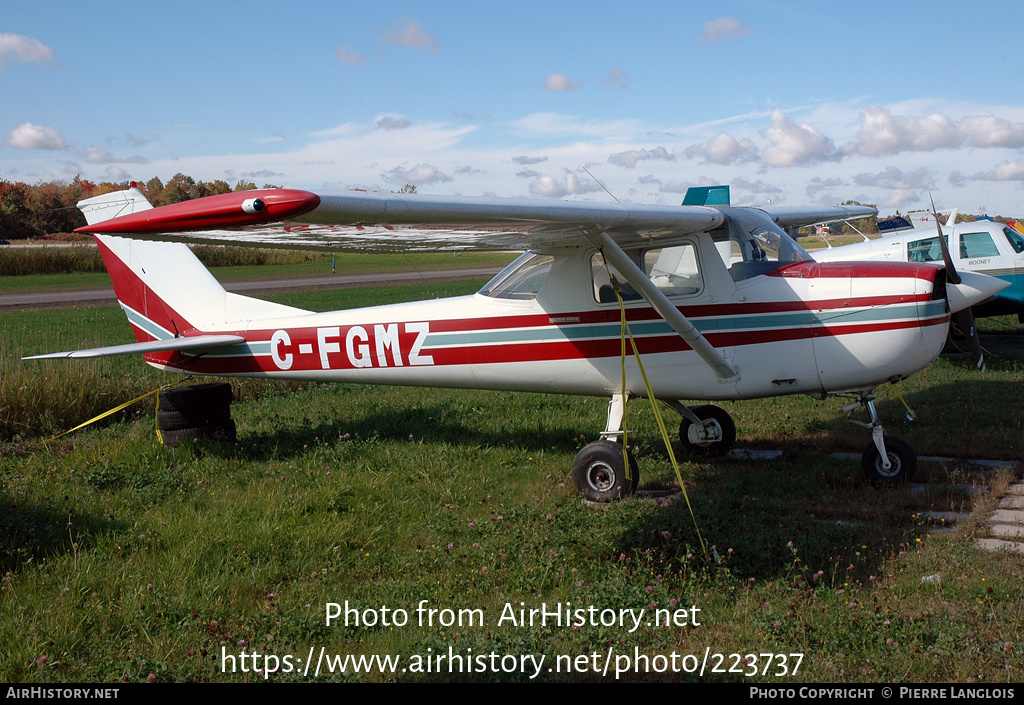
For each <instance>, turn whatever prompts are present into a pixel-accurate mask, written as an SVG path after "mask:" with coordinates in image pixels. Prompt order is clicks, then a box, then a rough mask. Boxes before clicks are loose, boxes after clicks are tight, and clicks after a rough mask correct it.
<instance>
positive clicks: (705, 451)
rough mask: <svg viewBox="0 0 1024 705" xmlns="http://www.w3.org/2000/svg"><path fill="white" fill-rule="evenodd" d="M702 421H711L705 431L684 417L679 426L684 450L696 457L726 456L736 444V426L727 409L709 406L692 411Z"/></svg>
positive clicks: (680, 439)
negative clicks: (709, 426)
mask: <svg viewBox="0 0 1024 705" xmlns="http://www.w3.org/2000/svg"><path fill="white" fill-rule="evenodd" d="M691 411H693V413H694V414H695V415H696V416H697V418H699V419H700V420H701V421H709V420H710V421H711V422H712V423H711V428H710V429H705V428H703V427H702V426H701V425H700V424H695V423H693V422H692V421H690V419H688V418H686V417H685V416H684V417H683V420H682V422H681V423H680V424H679V441H680V443H682V446H683V449H684V450H686V451H689V452H690V453H693V454H694V455H712V456H714V455H725V454H726V453H728V452H729V451H730V450H731V449H732V447H733V446H734V445H735V444H736V424H735V423H734V422H733V420H732V417H731V416H729V412H728V411H726V410H725V409H723V408H721V407H719V406H714V405H712V404H708V405H706V406H695V407H693V409H691Z"/></svg>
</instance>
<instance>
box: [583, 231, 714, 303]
mask: <svg viewBox="0 0 1024 705" xmlns="http://www.w3.org/2000/svg"><path fill="white" fill-rule="evenodd" d="M628 254H629V255H630V256H631V257H632V259H633V261H634V263H637V259H640V260H641V262H640V263H642V265H643V266H642V267H641V268H642V269H643V270H644V273H646V274H647V276H648V277H650V278H651V281H652V282H653V283H654V285H655V286H656V287H658V288H659V289H661V291H662V292H663V293H664V294H665V296H670V297H671V296H693V295H694V294H697V293H699V292H700V291H701V289H702V288H703V286H704V284H703V280H702V279H701V276H700V268H699V266H698V263H697V249H696V248H695V247H694V246H693V245H692V244H684V245H677V246H675V247H659V248H655V249H653V250H647V251H645V252H644V253H643V254H642V255H640V254H639V253H637V252H630V253H628ZM609 270H610V271H611V274H612V275H613V276H614V277H615V280H616V281H617V282H618V284H619V293H620V294H621V295H622V300H623V301H636V300H639V299H641V298H643V297H642V296H641V295H640V293H639V292H638V291H636V290H635V289H634V288H633V287H632V285H630V284H629V282H627V281H626V280H625V279H624V278H623V277H622V275H621V274H619V273H618V272H617V271H616V270H615V268H614V267H611V265H609V266H607V267H606V266H605V262H604V257H602V255H601V253H600V252H597V253H595V254H594V256H593V257H591V258H590V272H591V276H592V278H593V281H594V298H595V299H596V300H597V302H598V303H602V304H610V303H615V302H616V301H617V299H616V298H615V289H614V288H613V286H612V282H611V279H610V278H609Z"/></svg>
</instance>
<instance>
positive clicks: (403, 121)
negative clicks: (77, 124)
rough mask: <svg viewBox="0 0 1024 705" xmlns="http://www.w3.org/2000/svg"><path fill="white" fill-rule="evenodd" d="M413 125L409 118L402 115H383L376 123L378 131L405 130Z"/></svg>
mask: <svg viewBox="0 0 1024 705" xmlns="http://www.w3.org/2000/svg"><path fill="white" fill-rule="evenodd" d="M411 125H412V121H411V120H409V118H405V117H402V116H400V115H381V116H380V117H379V118H377V122H376V126H377V129H378V130H404V129H405V128H407V127H410V126H411Z"/></svg>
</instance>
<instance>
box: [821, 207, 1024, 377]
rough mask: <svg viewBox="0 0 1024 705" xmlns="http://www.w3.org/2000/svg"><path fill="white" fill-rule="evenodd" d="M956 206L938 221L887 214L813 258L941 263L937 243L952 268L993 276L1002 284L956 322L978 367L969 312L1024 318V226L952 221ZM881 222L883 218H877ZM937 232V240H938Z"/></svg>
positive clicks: (924, 215)
mask: <svg viewBox="0 0 1024 705" xmlns="http://www.w3.org/2000/svg"><path fill="white" fill-rule="evenodd" d="M955 221H956V210H955V209H954V210H952V211H948V212H947V218H946V222H947V223H955V225H941V224H940V222H939V218H938V215H937V214H934V213H927V212H924V213H919V214H911V215H910V216H909V219H905V218H899V219H892V220H890V221H888V222H890V223H893V224H894V225H893V226H892V227H889V228H887V229H886V230H885V231H883V234H882V236H881V237H879V238H877V239H874V240H868V241H867V242H858V243H856V244H853V245H844V246H842V247H833V248H830V249H828V250H821V251H818V252H814V253H813V254H814V258H815V259H816V260H817V261H819V262H854V261H858V262H859V261H870V262H935V263H940V264H941V263H943V253H942V250H943V245H945V246H946V247H948V250H949V256H950V258H951V262H952V264H953V266H954V267H955V268H956V270H957V271H958V272H978V273H981V274H987V275H989V276H992V277H997V278H999V279H1002V280H1003V281H1005V282H1007V283H1008V285H1007V286H1006V287H1005V288H1004V289H1003V290H1002V291H999V292H996V293H995V294H994V295H993V296H991V297H990V298H988V299H986V300H985V301H982V302H980V303H977V304H975V305H974V306H972V307H971V311H972V315H971V316H968V314H967V313H964V314H962V316H961V318H962V319H963V320H962V321H960V322H959V327H960V329H961V331H962V332H963V333H964V335H965V336H966V337H967V338H968V340H969V342H970V346H971V348H972V351H973V354H974V357H975V361H976V363H977V364H978V366H979V367H980V368H982V369H984V358H983V357H982V353H981V343H980V342H979V341H978V337H977V332H976V330H975V329H974V321H973V317H976V316H1002V315H1006V314H1016V315H1017V320H1018V321H1020V322H1022V323H1024V225H1022V224H1020V223H1016V222H1012V221H1011V222H1009V223H999V222H996V221H994V220H991V219H989V218H983V219H980V220H975V221H973V222H963V223H956V222H955ZM882 222H886V221H882ZM939 233H941V234H942V239H943V240H944V242H943V243H940V242H939Z"/></svg>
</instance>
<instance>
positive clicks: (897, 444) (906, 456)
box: [861, 436, 917, 487]
mask: <svg viewBox="0 0 1024 705" xmlns="http://www.w3.org/2000/svg"><path fill="white" fill-rule="evenodd" d="M882 442H883V444H884V445H885V454H886V455H887V456H888V458H889V464H890V465H889V469H888V470H886V469H885V466H884V465H883V463H882V455H881V453H879V452H878V448H877V447H876V446H875V444H874V443H871V444H869V445H868V447H867V448H865V449H864V455H862V456H861V464H862V465H863V466H864V476H865V477H866V478H867V479H868V481H869V482H870V483H871V484H872V485H874V486H875V487H896V486H897V485H902V484H905V483H907V482H910V481H911V480H913V479H914V473H916V472H917V453H915V452H914V449H913V448H911V447H910V444H909V443H907V442H906V441H905V440H903V439H902V438H897V437H896V436H883V440H882Z"/></svg>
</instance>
